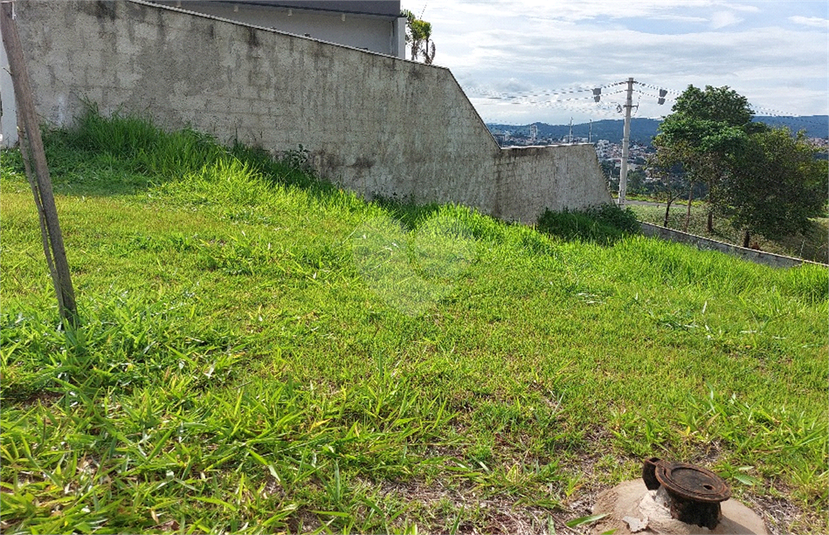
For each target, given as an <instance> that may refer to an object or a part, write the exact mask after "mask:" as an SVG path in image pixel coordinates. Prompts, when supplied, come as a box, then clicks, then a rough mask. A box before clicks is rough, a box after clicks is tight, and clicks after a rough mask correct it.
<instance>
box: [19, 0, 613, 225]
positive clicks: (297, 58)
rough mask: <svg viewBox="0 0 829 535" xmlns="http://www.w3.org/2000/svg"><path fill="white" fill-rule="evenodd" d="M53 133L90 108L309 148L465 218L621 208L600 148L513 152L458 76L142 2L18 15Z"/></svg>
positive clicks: (76, 4)
mask: <svg viewBox="0 0 829 535" xmlns="http://www.w3.org/2000/svg"><path fill="white" fill-rule="evenodd" d="M17 24H18V27H19V31H20V35H21V40H22V41H23V45H24V49H25V50H26V59H27V61H28V65H29V71H30V75H31V79H32V85H33V88H34V92H35V99H36V106H37V109H38V112H39V113H40V114H41V116H42V117H43V119H44V120H46V121H47V122H49V123H52V124H56V125H67V124H70V123H71V122H72V120H73V119H74V117H76V116H77V115H78V114H79V113H80V112H81V111H82V106H83V104H82V101H83V100H84V99H87V100H89V101H92V102H95V103H97V104H98V106H99V109H100V110H101V112H103V113H111V112H114V111H117V110H121V111H125V112H129V113H138V114H145V115H148V116H150V117H152V118H153V119H155V120H156V121H157V122H158V123H159V124H161V125H162V126H164V127H168V128H177V127H182V126H185V125H190V126H192V127H193V128H195V129H197V130H202V131H206V132H209V133H212V134H214V135H216V136H217V137H218V138H219V140H220V141H230V140H232V139H234V138H238V139H239V140H240V141H242V142H244V143H249V144H257V145H260V146H262V147H264V148H267V149H269V150H272V151H274V152H278V151H284V150H288V149H294V148H296V147H297V144H300V143H301V144H302V145H303V146H304V147H306V148H307V149H309V150H310V151H311V154H312V156H313V161H314V164H315V166H316V167H317V168H318V169H319V171H320V172H321V173H322V174H323V176H325V177H327V178H329V179H331V180H332V181H335V182H338V183H340V184H342V185H343V186H345V187H348V188H351V189H354V190H356V191H358V192H360V193H362V194H363V195H365V196H366V197H368V198H371V197H373V196H376V195H383V196H389V197H391V196H396V197H397V198H407V199H410V200H413V201H416V202H432V201H435V202H456V203H460V204H465V205H469V206H474V207H477V208H479V209H480V210H482V211H483V212H485V213H488V214H491V215H494V216H497V217H501V218H504V219H508V220H519V221H523V222H534V221H535V220H536V218H537V217H538V216H539V215H540V214H541V213H542V212H543V211H544V209H545V208H552V209H560V208H564V207H569V208H580V207H585V206H590V205H596V204H601V203H604V202H610V196H609V194H608V193H607V189H606V186H605V180H604V177H603V176H602V174H601V171H600V169H599V166H598V162H597V159H596V156H595V153H594V152H593V149H592V147H589V146H560V147H545V148H529V149H509V150H502V149H501V148H499V147H498V145H497V143H495V140H494V139H493V138H492V136H491V135H490V133H489V131H488V130H487V128H486V126H485V125H484V124H483V122H482V120H481V119H480V117H479V116H478V114H477V112H476V111H475V110H474V108H473V107H472V105H471V103H470V102H469V100H468V99H467V98H466V96H465V95H464V93H463V91H462V90H461V88H460V86H459V85H458V83H457V82H456V81H455V79H454V77H453V76H452V74H451V73H450V72H449V71H448V70H447V69H444V68H440V67H434V66H427V65H422V64H418V63H413V62H410V61H405V60H401V59H398V58H394V57H391V56H385V55H380V54H374V53H370V52H365V51H361V50H356V49H353V48H348V47H344V46H338V45H332V44H328V43H323V42H319V41H315V40H313V39H307V38H301V37H296V36H292V35H287V34H282V33H279V32H276V31H273V30H268V29H264V28H257V27H252V26H246V25H242V24H239V23H234V22H230V21H225V20H221V19H216V18H211V17H208V16H203V15H195V14H191V13H187V12H183V11H181V10H176V9H174V8H165V7H161V6H158V5H155V4H147V3H144V2H142V1H141V0H135V1H126V0H114V1H97V2H89V1H72V2H51V1H46V0H28V1H24V2H20V3H18V4H17Z"/></svg>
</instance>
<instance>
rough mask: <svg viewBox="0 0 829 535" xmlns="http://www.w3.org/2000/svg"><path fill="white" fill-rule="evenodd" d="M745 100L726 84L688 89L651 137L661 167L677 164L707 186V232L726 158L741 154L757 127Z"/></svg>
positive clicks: (691, 179) (719, 207) (720, 204)
mask: <svg viewBox="0 0 829 535" xmlns="http://www.w3.org/2000/svg"><path fill="white" fill-rule="evenodd" d="M753 116H754V113H753V112H752V111H751V108H750V107H749V104H748V100H747V99H746V98H745V97H744V96H742V95H740V94H738V93H737V92H736V91H734V90H733V89H729V88H728V86H723V87H712V86H706V87H705V90H702V89H699V88H697V87H694V86H693V85H691V86H688V89H686V90H685V91H684V92H683V93H682V95H680V97H679V98H678V99H677V101H676V103H675V104H674V106H673V108H672V109H671V114H670V115H668V116H667V117H666V118H665V120H664V121H663V122H662V124H661V125H660V127H659V131H660V133H659V134H658V135H657V136H656V138H655V139H654V146H655V147H656V148H657V152H658V153H659V152H661V153H662V154H661V158H662V160H663V161H664V162H665V164H666V165H667V164H669V163H670V162H681V163H682V164H683V166H684V168H685V170H686V172H687V174H688V180H689V182H690V183H691V184H693V183H696V182H703V183H705V184H706V185H707V186H708V204H709V210H708V231H709V232H711V231H713V230H714V226H713V214H714V211H715V210H720V211H721V210H722V208H723V207H724V205H723V201H724V196H723V194H722V192H721V189H722V184H723V180H724V179H725V178H726V175H727V172H728V167H727V165H726V163H727V161H728V160H729V158H730V156H731V155H733V154H734V153H738V152H740V151H741V150H742V149H743V147H744V146H745V144H746V142H747V138H748V135H749V134H750V133H751V132H753V131H755V130H756V129H757V126H756V125H757V124H758V123H752V121H751V119H752V117H753Z"/></svg>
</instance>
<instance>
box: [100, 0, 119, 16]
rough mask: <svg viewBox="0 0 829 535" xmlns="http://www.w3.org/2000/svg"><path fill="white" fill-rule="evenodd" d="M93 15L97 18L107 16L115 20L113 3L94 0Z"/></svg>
mask: <svg viewBox="0 0 829 535" xmlns="http://www.w3.org/2000/svg"><path fill="white" fill-rule="evenodd" d="M95 16H96V17H97V18H99V19H103V18H107V19H109V20H115V16H116V14H115V4H114V3H113V2H105V1H104V0H98V1H97V2H95Z"/></svg>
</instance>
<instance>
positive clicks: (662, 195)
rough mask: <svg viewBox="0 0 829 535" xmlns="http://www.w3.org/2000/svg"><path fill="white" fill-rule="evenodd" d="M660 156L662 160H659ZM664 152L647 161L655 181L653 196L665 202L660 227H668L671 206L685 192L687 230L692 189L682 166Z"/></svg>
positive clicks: (686, 227)
mask: <svg viewBox="0 0 829 535" xmlns="http://www.w3.org/2000/svg"><path fill="white" fill-rule="evenodd" d="M660 156H661V157H662V159H660ZM667 156H668V154H666V152H665V151H662V153H661V154H660V153H657V154H655V155H652V156H651V157H650V158H649V159H648V162H647V163H648V166H649V167H650V169H651V172H652V173H653V177H654V178H656V179H657V182H656V184H655V185H654V188H653V195H654V197H656V198H657V199H658V200H660V201H664V202H665V217H664V218H663V221H662V226H663V227H667V226H668V218H669V216H670V214H671V205H672V204H673V202H674V201H676V200H678V199H679V198H680V197H681V196H682V195H683V194H684V193H685V192H686V191H687V192H688V214H686V217H685V230H686V231H687V230H688V221H689V217H690V212H691V198H692V195H693V187H692V185H691V184H689V183H688V180H687V179H686V178H685V172H684V170H683V169H682V165H681V164H680V163H678V162H677V161H676V160H675V159H674V158H668V157H667Z"/></svg>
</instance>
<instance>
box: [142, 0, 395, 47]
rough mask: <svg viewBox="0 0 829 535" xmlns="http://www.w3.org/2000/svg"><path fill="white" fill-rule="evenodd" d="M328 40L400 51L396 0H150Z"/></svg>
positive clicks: (340, 43) (341, 43)
mask: <svg viewBox="0 0 829 535" xmlns="http://www.w3.org/2000/svg"><path fill="white" fill-rule="evenodd" d="M155 1H157V2H158V3H160V4H166V5H169V6H175V7H180V8H182V9H187V10H190V11H195V12H198V13H204V14H206V15H213V16H215V17H221V18H223V19H229V20H238V21H239V22H243V23H245V24H250V25H253V26H262V27H265V28H271V29H274V30H278V31H281V32H286V33H291V34H294V35H300V36H304V37H310V38H312V39H319V40H320V41H326V42H329V43H336V44H339V45H346V46H350V47H354V48H359V49H362V50H369V51H371V52H377V53H380V54H386V55H389V56H395V57H398V58H404V57H405V50H406V43H405V36H406V19H405V17H401V16H400V0H322V1H320V0H294V1H282V0H155Z"/></svg>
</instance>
